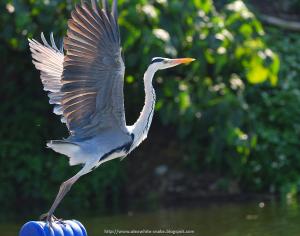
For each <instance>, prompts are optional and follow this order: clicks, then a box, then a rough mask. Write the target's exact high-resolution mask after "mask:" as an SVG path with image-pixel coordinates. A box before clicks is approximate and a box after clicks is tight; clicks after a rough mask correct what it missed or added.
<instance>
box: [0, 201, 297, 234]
mask: <svg viewBox="0 0 300 236" xmlns="http://www.w3.org/2000/svg"><path fill="white" fill-rule="evenodd" d="M80 221H81V222H82V223H83V224H84V225H85V226H86V228H87V230H88V233H89V236H101V235H116V234H109V233H105V232H104V231H105V230H112V231H114V232H115V230H160V229H161V230H167V229H168V230H172V232H173V233H175V231H176V230H192V231H194V233H190V234H182V233H180V234H177V235H197V236H219V235H222V236H279V235H287V236H298V235H300V209H299V205H298V204H297V203H296V202H293V203H290V204H279V203H275V202H274V203H272V202H266V203H264V204H263V203H259V202H256V203H226V204H221V205H214V204H210V205H209V206H202V207H194V208H190V207H189V208H180V209H168V210H161V211H156V212H153V213H128V214H127V215H116V216H110V217H99V218H83V219H80ZM20 226H21V225H20V224H8V223H7V224H0V235H1V236H16V235H17V234H18V230H19V228H20ZM148 232H149V231H148ZM118 235H175V234H154V233H139V234H128V233H124V234H118Z"/></svg>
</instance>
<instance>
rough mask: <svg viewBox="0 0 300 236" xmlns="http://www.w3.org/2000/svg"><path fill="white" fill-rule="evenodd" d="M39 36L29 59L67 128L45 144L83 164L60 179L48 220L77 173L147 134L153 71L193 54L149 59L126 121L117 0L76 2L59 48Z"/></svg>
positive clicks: (31, 42)
mask: <svg viewBox="0 0 300 236" xmlns="http://www.w3.org/2000/svg"><path fill="white" fill-rule="evenodd" d="M41 39H42V42H43V43H39V42H38V41H37V40H35V39H29V46H30V50H31V53H32V58H33V64H34V65H35V67H36V69H37V70H39V71H40V75H41V81H42V84H43V86H44V90H45V91H48V96H49V103H50V104H54V113H55V114H57V115H59V116H61V121H62V122H63V123H65V124H66V126H67V128H68V130H69V137H68V138H66V139H63V140H52V141H49V142H48V143H47V146H48V147H49V148H51V149H53V150H54V151H55V152H58V153H60V154H63V155H66V156H68V157H69V164H70V165H71V166H73V165H78V164H82V165H83V167H82V169H81V170H80V171H79V172H78V173H77V174H76V175H74V176H73V177H71V178H70V179H68V180H67V181H65V182H63V183H62V184H61V186H60V189H59V192H58V194H57V196H56V198H55V200H54V202H53V204H52V206H51V208H50V210H49V211H48V213H46V214H43V215H42V216H43V218H44V219H45V220H46V221H47V222H48V223H50V224H51V223H52V222H53V221H55V220H56V218H55V217H54V216H53V213H54V211H55V209H56V208H57V206H58V205H59V203H60V202H61V200H62V199H63V198H64V196H65V195H66V193H67V192H68V191H69V190H70V188H71V186H72V185H73V184H74V183H75V182H76V181H77V180H78V179H79V178H80V177H81V176H82V175H85V174H87V173H89V172H91V171H93V170H95V169H96V168H97V167H98V166H99V165H101V164H102V163H104V162H106V161H109V160H112V159H115V158H124V157H125V156H127V155H128V154H129V153H130V152H131V151H132V150H134V149H135V148H136V147H137V146H138V145H139V144H140V143H141V142H142V141H143V140H144V139H146V137H147V134H148V131H149V128H150V124H151V121H152V117H153V113H154V106H155V99H156V96H155V91H154V88H153V86H152V79H153V76H154V74H155V73H156V72H157V71H158V70H162V69H167V68H171V67H174V66H177V65H179V64H182V63H189V62H191V61H193V60H194V59H192V58H180V59H169V58H163V57H155V58H153V59H152V61H151V64H150V65H149V67H148V68H147V70H146V72H145V74H144V87H145V104H144V106H143V108H142V111H141V113H140V116H139V117H138V119H137V121H136V122H135V123H134V124H133V125H131V126H127V125H126V120H125V110H124V98H123V79H124V72H125V66H124V62H123V60H122V56H121V46H120V44H121V43H120V33H119V26H118V11H117V0H113V3H112V10H111V11H110V10H109V4H108V1H107V0H102V8H100V6H99V5H98V3H97V1H96V0H91V1H90V2H84V1H81V3H80V4H79V5H77V6H76V7H75V9H74V10H73V11H72V13H71V19H70V20H69V21H68V30H67V35H66V37H65V39H64V42H63V47H61V48H60V49H59V48H58V47H57V46H56V43H55V41H54V37H53V34H52V33H51V36H50V42H51V43H50V44H49V43H48V41H47V40H46V39H45V37H44V34H43V33H42V34H41Z"/></svg>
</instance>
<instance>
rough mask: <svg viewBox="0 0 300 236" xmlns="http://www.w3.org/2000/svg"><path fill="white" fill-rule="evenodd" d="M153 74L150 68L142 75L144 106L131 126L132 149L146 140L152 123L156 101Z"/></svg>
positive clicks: (153, 71) (152, 69) (153, 70)
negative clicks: (132, 136) (132, 135)
mask: <svg viewBox="0 0 300 236" xmlns="http://www.w3.org/2000/svg"><path fill="white" fill-rule="evenodd" d="M155 72H156V70H155V69H154V68H153V67H151V66H150V67H149V68H148V69H147V71H146V72H145V74H144V86H145V104H144V107H143V109H142V111H141V114H140V116H139V118H138V119H137V121H136V122H135V123H134V125H133V126H132V128H133V129H132V133H133V134H134V142H133V145H132V146H133V148H134V147H136V146H138V145H139V144H140V143H141V142H142V141H143V140H144V139H146V138H147V134H148V131H149V128H150V125H151V122H152V118H153V113H154V107H155V99H156V96H155V91H154V88H153V86H152V79H153V76H154V74H155Z"/></svg>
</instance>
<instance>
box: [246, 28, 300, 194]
mask: <svg viewBox="0 0 300 236" xmlns="http://www.w3.org/2000/svg"><path fill="white" fill-rule="evenodd" d="M267 42H269V43H270V45H272V46H271V47H272V49H273V50H274V51H276V52H278V53H279V56H280V59H281V65H282V66H281V68H280V77H281V78H282V79H280V81H279V83H278V86H277V87H276V88H272V89H270V88H269V89H266V90H264V91H255V92H254V95H255V97H256V98H255V99H254V98H253V101H252V102H251V105H250V109H251V111H252V112H253V114H252V116H251V120H252V122H253V124H254V127H255V132H256V136H257V145H256V147H255V150H254V151H253V153H252V156H251V159H250V161H249V163H248V172H249V174H248V176H245V177H246V181H245V184H249V186H252V187H251V188H255V189H267V188H269V190H270V191H272V192H274V191H277V192H278V191H279V192H281V193H282V194H283V195H286V196H289V195H288V194H289V193H293V192H295V189H296V192H299V189H300V179H299V177H300V176H299V171H300V164H299V163H300V159H299V156H298V153H299V151H300V150H299V137H300V126H299V124H300V106H299V102H300V90H299V89H300V83H299V74H300V69H299V63H300V53H299V51H297V50H295V48H299V47H300V37H299V34H296V33H289V34H288V36H287V33H286V32H280V31H279V30H275V29H269V31H268V37H267ZM258 102H259V106H257V103H258ZM251 176H255V178H254V179H253V178H252V179H251Z"/></svg>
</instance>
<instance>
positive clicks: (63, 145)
mask: <svg viewBox="0 0 300 236" xmlns="http://www.w3.org/2000/svg"><path fill="white" fill-rule="evenodd" d="M47 147H49V148H51V149H52V150H54V151H55V152H58V153H61V154H63V155H66V156H68V157H69V158H70V159H69V163H70V165H71V166H73V165H78V164H81V163H82V162H81V161H80V158H76V157H78V152H79V150H80V146H79V145H77V144H75V143H72V142H68V141H65V140H51V141H49V142H48V143H47ZM76 154H77V155H76Z"/></svg>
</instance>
